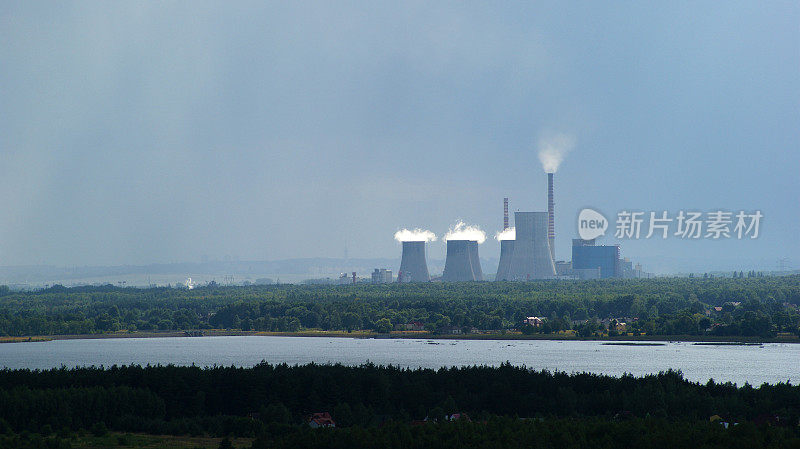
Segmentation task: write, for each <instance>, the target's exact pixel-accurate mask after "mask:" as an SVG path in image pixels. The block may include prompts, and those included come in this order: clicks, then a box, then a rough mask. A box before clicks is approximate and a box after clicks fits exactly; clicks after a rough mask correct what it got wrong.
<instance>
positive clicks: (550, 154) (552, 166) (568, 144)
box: [539, 133, 575, 173]
mask: <svg viewBox="0 0 800 449" xmlns="http://www.w3.org/2000/svg"><path fill="white" fill-rule="evenodd" d="M574 146H575V138H574V137H572V136H570V135H568V134H560V133H559V134H550V135H547V136H542V137H540V138H539V160H540V161H541V162H542V168H544V171H545V172H547V173H555V172H556V170H558V166H559V165H560V164H561V161H563V160H564V157H565V156H566V155H567V153H569V151H570V150H571V149H572V147H574Z"/></svg>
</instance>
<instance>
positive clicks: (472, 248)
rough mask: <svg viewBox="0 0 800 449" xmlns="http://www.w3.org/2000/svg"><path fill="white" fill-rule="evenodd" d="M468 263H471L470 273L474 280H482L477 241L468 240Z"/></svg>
mask: <svg viewBox="0 0 800 449" xmlns="http://www.w3.org/2000/svg"><path fill="white" fill-rule="evenodd" d="M467 247H468V248H469V263H470V264H472V275H473V277H475V280H476V281H482V280H483V270H481V259H480V258H479V257H478V242H477V241H476V240H470V241H469V245H467Z"/></svg>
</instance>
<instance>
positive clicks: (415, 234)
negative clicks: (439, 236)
mask: <svg viewBox="0 0 800 449" xmlns="http://www.w3.org/2000/svg"><path fill="white" fill-rule="evenodd" d="M394 239H395V240H397V241H398V242H435V241H436V234H434V233H433V232H431V231H428V230H427V229H420V228H415V229H413V230H411V229H406V228H403V229H401V230H399V231H397V232H395V233H394Z"/></svg>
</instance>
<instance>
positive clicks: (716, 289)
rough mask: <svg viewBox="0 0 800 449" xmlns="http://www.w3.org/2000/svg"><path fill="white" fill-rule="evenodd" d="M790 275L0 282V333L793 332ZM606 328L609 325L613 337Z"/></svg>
mask: <svg viewBox="0 0 800 449" xmlns="http://www.w3.org/2000/svg"><path fill="white" fill-rule="evenodd" d="M798 306H800V276H799V275H794V276H781V277H758V278H713V279H700V278H694V279H692V278H657V279H633V280H622V279H608V280H594V281H533V282H478V283H421V284H402V285H398V284H382V285H346V286H318V285H273V286H239V287H220V286H209V287H202V288H196V289H193V290H187V289H179V288H164V287H159V288H145V289H139V288H120V287H114V286H111V285H108V286H99V287H75V288H65V287H62V286H54V287H50V288H47V289H42V290H38V291H28V292H15V291H10V290H9V289H7V288H6V289H0V336H30V335H57V334H93V333H105V332H115V331H120V330H127V331H167V330H170V331H174V330H194V329H212V328H214V329H235V330H242V331H250V330H255V331H278V332H294V331H299V330H303V329H322V330H335V331H353V330H372V331H377V332H387V331H390V330H392V329H393V328H395V327H397V326H398V325H403V324H406V323H409V322H412V321H419V322H422V323H424V327H425V329H427V330H430V331H432V332H447V331H449V330H452V329H454V328H455V329H459V330H464V331H469V330H472V329H477V330H481V331H502V330H508V329H519V328H521V326H522V320H523V319H524V318H525V317H527V316H540V317H543V318H544V319H545V321H546V325H545V326H543V327H542V328H540V329H537V330H536V331H538V332H557V331H560V330H567V329H574V330H575V331H576V332H577V333H578V334H579V335H581V336H591V335H593V334H595V333H596V332H597V331H601V330H603V329H601V328H600V325H599V323H600V322H601V320H606V321H608V320H609V319H614V320H617V321H625V322H626V325H627V327H626V332H632V333H636V334H647V335H719V336H760V337H772V336H775V335H776V334H777V333H790V334H795V335H800V311H798ZM615 331H616V330H615V329H612V332H615Z"/></svg>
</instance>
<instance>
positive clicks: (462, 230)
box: [444, 220, 486, 245]
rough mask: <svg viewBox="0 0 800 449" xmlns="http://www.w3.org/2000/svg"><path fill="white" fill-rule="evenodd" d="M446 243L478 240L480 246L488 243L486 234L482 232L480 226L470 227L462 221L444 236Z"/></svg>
mask: <svg viewBox="0 0 800 449" xmlns="http://www.w3.org/2000/svg"><path fill="white" fill-rule="evenodd" d="M444 239H445V241H447V240H477V241H478V244H479V245H480V244H481V243H483V242H485V241H486V233H485V232H483V231H481V228H479V227H478V226H472V225H470V226H468V225H467V224H466V223H464V222H463V221H461V220H458V222H457V223H456V224H455V226H451V227H450V230H448V231H447V234H445V235H444Z"/></svg>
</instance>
